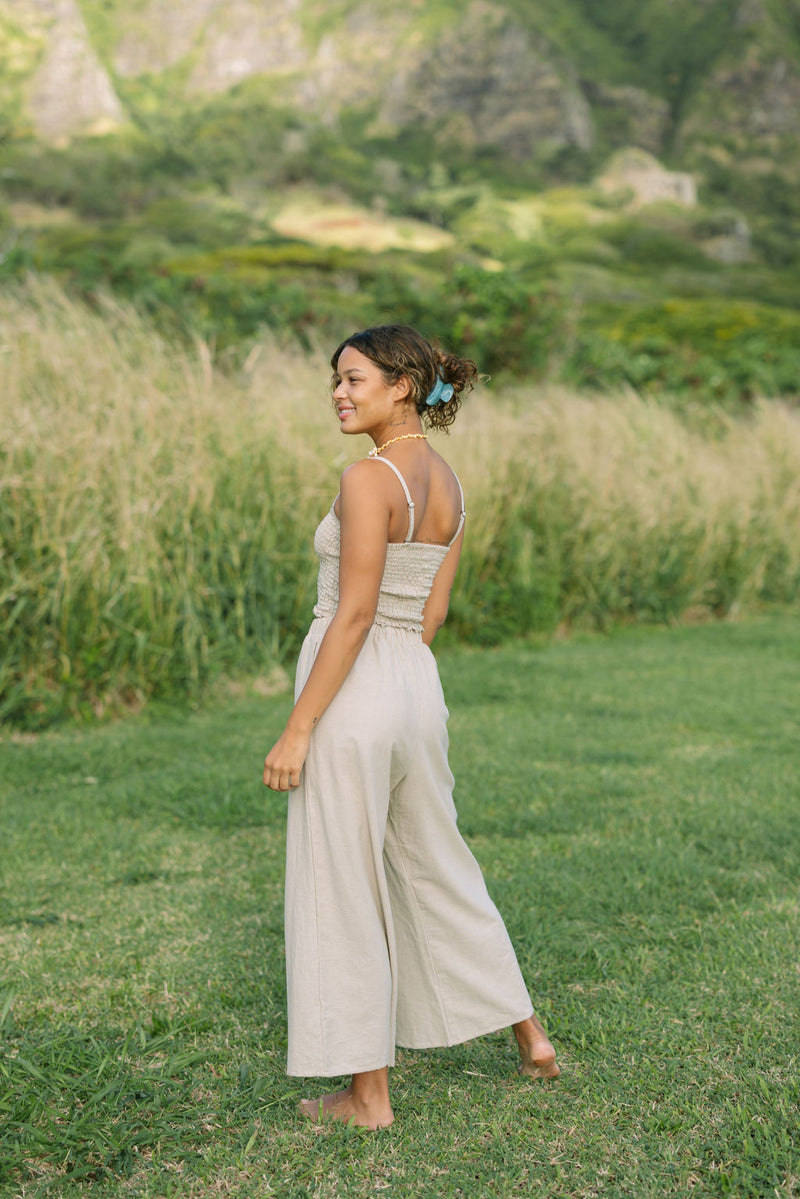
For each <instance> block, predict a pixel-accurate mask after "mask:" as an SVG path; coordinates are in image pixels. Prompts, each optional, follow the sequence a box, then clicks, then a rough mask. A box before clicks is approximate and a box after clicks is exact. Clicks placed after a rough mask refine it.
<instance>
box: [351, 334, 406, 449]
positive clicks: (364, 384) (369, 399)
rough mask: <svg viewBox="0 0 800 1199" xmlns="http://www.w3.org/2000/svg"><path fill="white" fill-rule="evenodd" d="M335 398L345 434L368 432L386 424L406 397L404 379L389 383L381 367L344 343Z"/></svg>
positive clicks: (353, 347)
mask: <svg viewBox="0 0 800 1199" xmlns="http://www.w3.org/2000/svg"><path fill="white" fill-rule="evenodd" d="M336 367H337V370H336V379H337V383H336V386H335V388H334V390H333V401H334V404H335V405H336V413H337V415H338V417H339V425H340V428H341V430H342V432H343V433H366V432H369V431H370V430H372V429H378V428H380V427H381V426H382V425H385V424H387V423H388V422H389V421H390V420H391V419H392V417H393V416H394V414H395V412H396V410H397V405H398V403H400V402H402V400H403V397H404V396H405V393H406V390H407V385H406V382H405V381H404V380H400V381H399V382H398V383H387V382H386V380H385V379H384V377H383V372H382V371H381V369H380V367H379V366H376V364H375V363H374V362H373V361H372V359H371V358H367V356H366V354H362V353H361V351H360V350H357V349H356V348H355V346H345V348H344V349H343V350H342V352H341V354H340V355H339V361H338V362H337V364H336Z"/></svg>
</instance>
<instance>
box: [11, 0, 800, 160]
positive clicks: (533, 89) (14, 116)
mask: <svg viewBox="0 0 800 1199" xmlns="http://www.w3.org/2000/svg"><path fill="white" fill-rule="evenodd" d="M704 2H705V3H713V2H714V0H704ZM565 4H566V5H567V7H569V4H568V3H567V0H565ZM796 8H797V0H742V3H741V5H740V8H739V10H738V13H737V16H736V21H735V27H734V29H733V32H732V33H730V37H731V38H732V41H731V46H730V49H729V51H728V52H726V53H725V54H723V55H721V57H720V58H719V59H718V60H717V61H716V62H715V64H714V66H713V68H710V69H709V73H708V77H707V78H706V79H704V80H703V81H701V85H700V86H699V87H697V88H695V91H694V94H693V96H692V97H691V98H690V102H689V103H688V104H687V105H686V108H685V111H684V112H682V113H681V124H680V126H679V127H678V128H677V129H676V128H675V117H676V114H675V113H674V112H673V111H671V109H670V105H669V103H668V102H667V100H666V99H665V98H664V97H663V96H660V95H656V94H653V93H651V92H649V91H647V90H646V89H645V88H643V87H641V86H633V85H632V84H625V83H624V82H619V83H614V84H611V83H609V82H608V80H607V79H604V78H603V77H602V73H601V72H599V71H598V73H597V76H596V77H595V76H592V77H587V69H586V66H585V62H584V70H583V74H582V75H579V73H578V71H577V70H576V68H575V66H574V65H573V64H572V63H571V61H570V57H569V50H568V47H565V46H564V43H563V40H562V43H561V45H562V49H561V51H560V52H559V51H557V50H556V48H555V44H554V42H553V40H552V38H549V37H548V36H547V35H546V19H545V18H546V15H547V10H546V9H545V8H544V7H543V8H542V12H541V14H539V13H538V6H537V4H536V3H535V2H533V0H532V2H531V4H530V11H529V12H528V13H527V15H526V14H525V12H524V10H521V9H520V8H519V5H517V4H514V5H513V7H512V6H511V5H510V4H508V5H506V4H505V3H504V2H503V0H494V2H492V0H469V2H468V3H466V4H465V5H464V6H463V8H460V9H459V12H458V20H447V19H444V18H446V17H447V15H448V9H447V6H446V4H444V3H443V4H442V5H441V6H436V8H435V11H434V10H433V9H430V10H429V6H428V5H426V4H423V3H422V0H408V3H406V4H405V5H404V6H397V5H395V4H393V3H391V4H390V3H389V0H369V2H364V0H361V2H359V0H353V3H351V4H350V5H345V6H343V8H342V10H341V12H340V14H339V15H338V17H337V19H336V20H335V21H334V20H332V15H331V13H330V12H329V11H328V10H327V9H326V6H325V5H324V4H322V5H321V4H320V3H319V2H318V0H139V2H138V3H135V4H131V3H128V2H123V0H0V71H1V73H2V78H0V106H2V115H3V116H4V118H5V122H6V126H8V125H9V123H10V124H12V125H14V126H16V127H17V128H19V127H20V125H22V126H23V127H24V126H25V125H26V124H27V126H28V127H29V128H31V129H32V130H33V131H34V132H35V133H36V134H37V135H38V136H39V137H41V138H44V139H47V140H51V141H56V142H58V141H63V140H65V139H67V138H69V137H70V136H71V135H73V134H75V133H85V132H96V133H99V132H104V131H105V130H107V129H109V128H111V127H113V126H114V125H115V124H121V123H124V122H125V121H126V120H128V119H130V118H131V117H132V116H135V109H134V108H131V105H134V106H135V105H136V104H137V103H155V102H160V103H163V102H164V97H165V96H167V97H169V102H170V103H177V104H183V103H192V102H193V100H195V99H196V98H198V97H202V96H208V95H214V94H218V93H220V92H224V91H226V90H228V89H230V88H231V87H233V86H235V85H236V84H237V83H240V82H241V81H242V80H244V79H247V78H250V77H252V76H263V77H266V78H267V79H268V80H270V81H271V83H272V86H273V89H274V95H275V98H276V100H277V101H279V102H281V103H282V104H285V105H288V106H290V107H296V108H299V109H301V110H303V111H304V112H305V113H308V114H310V115H312V116H314V117H316V118H318V119H320V120H323V121H328V122H335V121H336V119H337V115H338V113H339V112H340V111H341V110H342V109H344V108H347V109H349V110H352V109H358V108H361V109H362V110H363V111H365V112H366V113H369V114H370V115H371V117H372V119H373V122H374V123H373V129H374V130H375V131H378V132H383V133H391V132H394V131H398V130H400V129H402V128H404V127H408V126H414V127H420V128H425V129H428V130H430V131H432V132H433V133H434V134H435V135H436V136H437V138H438V139H439V140H440V142H441V144H443V145H447V144H448V143H456V144H458V145H459V146H461V147H462V148H465V149H470V148H482V147H494V148H495V149H497V150H498V151H499V152H500V153H501V154H503V155H505V156H507V157H508V158H510V159H512V160H525V159H528V158H531V157H536V156H537V155H538V154H540V153H542V152H545V153H547V152H550V151H552V150H554V149H558V148H560V147H565V146H573V147H577V148H579V149H581V150H584V151H587V150H591V149H592V148H593V147H594V146H595V145H597V144H598V142H600V143H601V144H602V145H608V146H610V147H613V146H618V145H624V144H630V145H634V146H639V147H641V148H642V149H645V150H649V151H650V152H653V153H661V152H663V151H664V149H665V147H666V146H667V145H668V144H672V145H673V147H674V146H676V145H677V146H678V147H682V149H683V152H685V153H687V154H691V151H692V148H694V149H695V150H696V149H697V147H702V146H703V145H704V144H705V143H706V142H712V141H715V140H716V141H719V139H721V138H722V139H725V140H726V141H727V142H728V143H729V144H731V145H734V144H735V145H736V146H737V147H739V148H740V149H741V150H742V151H743V152H745V153H753V154H755V153H757V152H760V151H763V149H764V148H766V149H767V150H768V152H770V153H775V152H780V154H781V155H782V156H783V157H784V158H785V157H786V155H787V147H789V151H790V152H789V155H788V157H789V158H792V156H794V159H795V160H800V36H798V37H794V35H792V36H787V28H788V26H787V24H786V22H787V21H789V25H790V26H791V28H792V29H794V26H792V25H791V22H792V21H794V22H796V23H797V29H800V20H798V14H797V12H796ZM440 9H441V11H440ZM783 9H785V10H786V13H787V14H788V15H787V16H786V20H784V21H783V23H782V21H781V19H779V18H778V17H776V15H775V14H776V12H777V11H778V10H781V11H782V10H783ZM790 10H791V11H790ZM537 14H538V15H537ZM434 16H435V17H436V20H435V19H434ZM540 18H541V19H540ZM437 20H438V24H437V23H436V22H437ZM797 29H795V33H797ZM723 33H724V31H721V34H720V36H721V37H722V36H723ZM725 36H728V35H727V34H725ZM148 89H150V91H149V92H148ZM148 95H149V96H150V100H148V99H147V97H148ZM120 97H123V99H121V98H120ZM142 97H144V100H143V99H142ZM126 106H127V107H126ZM792 147H794V150H792Z"/></svg>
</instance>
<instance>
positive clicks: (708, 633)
mask: <svg viewBox="0 0 800 1199" xmlns="http://www.w3.org/2000/svg"><path fill="white" fill-rule="evenodd" d="M799 651H800V633H798V625H797V617H796V613H785V614H775V615H769V616H764V617H763V618H761V619H759V620H757V621H753V622H749V623H743V624H731V623H717V624H708V625H702V626H696V627H693V628H680V629H661V630H652V629H651V630H645V629H629V630H626V631H624V632H619V633H615V634H612V635H611V636H609V637H607V638H600V637H597V636H585V637H578V638H575V639H573V640H571V641H568V642H554V643H551V644H549V645H547V646H546V647H544V648H541V647H537V646H530V645H524V644H516V645H513V646H509V647H504V648H500V649H493V650H469V649H463V648H461V649H453V650H448V651H447V652H445V653H444V654H443V655H442V658H441V671H442V676H443V680H444V684H445V690H446V693H447V697H448V701H449V706H450V708H451V712H452V716H451V740H452V761H453V766H454V770H455V773H456V777H457V786H458V790H457V800H458V804H459V811H460V819H461V826H462V828H463V831H464V833H465V835H466V836H467V838H468V839H469V841H470V843H471V845H472V847H473V848H474V850H475V852H476V854H477V856H478V858H479V860H480V862H481V864H482V866H483V867H484V870H485V872H486V875H487V879H488V882H489V885H490V889H491V891H492V893H493V895H494V897H495V898H496V900H497V901H498V904H499V906H500V908H501V910H502V911H503V913H504V915H505V917H506V920H507V923H508V926H509V930H510V932H511V934H512V937H513V938H514V941H515V944H516V946H517V948H518V952H519V956H520V961H521V964H522V967H523V970H524V972H525V975H526V978H527V980H528V983H529V986H530V989H531V992H532V994H533V997H534V1001H535V1004H536V1007H537V1010H538V1011H539V1013H540V1015H541V1016H542V1018H543V1019H544V1020H545V1022H546V1024H547V1026H548V1029H549V1031H550V1033H551V1035H552V1037H553V1039H554V1041H555V1042H556V1043H557V1046H558V1049H559V1054H560V1057H561V1061H562V1066H563V1073H562V1076H561V1078H560V1079H559V1080H558V1082H557V1083H556V1084H554V1085H548V1086H538V1085H535V1084H530V1085H527V1084H525V1083H522V1082H520V1081H519V1080H517V1078H516V1077H515V1075H514V1051H513V1047H512V1043H511V1040H510V1038H509V1035H508V1034H505V1033H501V1034H496V1035H494V1036H491V1037H487V1038H483V1039H482V1040H480V1041H477V1042H474V1043H471V1044H469V1045H467V1046H462V1047H456V1048H453V1049H448V1050H438V1051H432V1052H428V1053H411V1052H402V1053H401V1054H400V1057H399V1062H398V1066H397V1068H396V1069H395V1070H394V1072H393V1095H394V1103H395V1110H396V1115H397V1117H398V1119H397V1121H396V1123H395V1125H394V1127H393V1128H392V1129H391V1130H390V1131H388V1132H386V1133H381V1134H377V1135H371V1134H361V1133H358V1132H354V1131H352V1130H348V1129H345V1128H341V1127H338V1128H330V1129H328V1130H326V1131H324V1132H322V1133H319V1134H315V1133H314V1132H313V1131H312V1130H311V1129H310V1128H309V1127H307V1126H305V1125H304V1124H303V1123H301V1121H300V1119H299V1117H297V1115H296V1114H295V1105H296V1102H297V1099H298V1098H299V1097H300V1096H301V1095H302V1094H313V1093H314V1088H315V1086H318V1085H319V1084H314V1083H313V1082H312V1083H308V1084H305V1085H304V1084H301V1083H299V1082H298V1081H297V1080H291V1079H289V1080H287V1079H286V1077H285V1076H284V1072H283V1071H284V1053H285V1017H284V983H283V960H282V939H281V925H282V912H281V895H282V855H283V837H284V832H283V817H284V801H283V800H282V799H281V798H280V797H279V796H276V795H273V794H272V793H268V792H265V791H264V790H263V788H262V787H261V784H260V781H259V779H260V764H261V760H262V757H263V754H264V752H265V750H266V749H267V748H268V747H269V745H270V744H271V738H272V737H273V736H274V735H275V734H276V732H277V731H278V730H279V728H280V727H281V722H282V720H283V718H284V716H285V713H286V711H287V707H288V702H289V701H288V697H287V695H285V694H284V695H281V696H275V697H272V698H269V699H263V698H257V697H255V696H253V695H252V694H247V693H243V694H240V695H239V696H238V697H234V698H231V699H230V700H229V701H228V702H227V703H225V704H224V706H223V705H222V704H218V705H217V706H214V707H211V706H209V707H206V708H204V709H202V710H198V711H195V712H194V713H191V714H189V715H188V716H186V715H184V716H176V715H173V714H170V713H169V712H168V711H166V710H161V711H159V710H157V709H155V708H149V709H148V710H147V711H146V713H145V715H144V716H141V717H138V718H136V719H132V720H130V721H128V722H125V723H119V724H115V725H108V726H106V727H102V728H94V729H90V730H84V731H77V732H76V731H71V732H68V731H61V732H53V733H46V734H43V735H40V736H39V737H36V738H34V737H31V736H27V737H25V736H23V735H20V734H17V735H15V736H13V737H12V736H10V735H9V736H8V737H6V738H5V739H4V740H2V741H0V778H1V779H2V780H3V781H2V784H0V786H1V787H2V791H0V799H1V800H2V810H3V828H4V832H3V839H2V846H1V847H0V854H1V855H2V858H1V859H0V860H1V861H2V867H3V877H2V889H1V890H0V898H1V899H2V907H1V908H0V924H1V926H2V945H1V946H0V955H1V958H2V961H3V963H4V966H3V981H2V987H0V992H1V993H2V998H0V1017H2V1030H3V1040H2V1045H1V1046H0V1078H2V1083H0V1194H2V1195H3V1196H9V1197H10V1196H14V1197H18V1199H31V1197H33V1196H43V1195H59V1196H61V1195H65V1196H66V1195H72V1194H89V1193H91V1194H93V1195H104V1196H105V1195H107V1196H129V1195H135V1196H143V1197H144V1196H149V1197H153V1199H155V1197H158V1199H162V1197H164V1199H166V1197H169V1196H186V1197H187V1199H188V1197H189V1196H192V1197H197V1196H206V1195H209V1196H210V1195H236V1196H246V1197H248V1196H270V1195H277V1196H281V1197H284V1196H285V1197H293V1196H297V1197H298V1199H299V1197H300V1196H306V1195H313V1196H317V1197H319V1199H322V1197H330V1199H339V1197H341V1196H367V1195H374V1194H376V1193H380V1192H384V1191H385V1192H386V1193H388V1194H389V1195H392V1194H397V1195H403V1196H404V1199H405V1197H406V1196H429V1195H437V1196H459V1195H469V1196H471V1195H478V1196H482V1195H492V1196H494V1195H498V1196H509V1197H511V1196H516V1195H522V1196H527V1195H532V1196H552V1197H554V1199H555V1197H559V1199H561V1197H567V1196H569V1197H572V1196H581V1197H589V1196H597V1195H602V1196H608V1197H611V1196H632V1197H634V1196H635V1197H636V1199H640V1197H648V1196H650V1197H653V1199H656V1197H658V1199H661V1197H662V1196H686V1195H689V1194H692V1195H695V1196H723V1195H731V1196H736V1199H750V1197H752V1199H763V1197H765V1196H773V1195H774V1196H779V1197H783V1196H791V1195H797V1193H798V1186H799V1185H800V1183H799V1176H800V1149H798V1148H796V1147H795V1145H794V1144H793V1139H796V1127H797V1116H798V1101H799V1100H800V1086H799V1085H798V1062H797V1045H796V1029H797V1027H798V1017H799V1016H800V1010H799V1009H800V989H799V988H798V975H797V963H798V961H799V960H800V921H798V898H799V895H800V809H798V796H800V736H798V732H800V729H799V728H798V725H799V724H800V720H798V706H797V694H798V686H799V685H800V652H799Z"/></svg>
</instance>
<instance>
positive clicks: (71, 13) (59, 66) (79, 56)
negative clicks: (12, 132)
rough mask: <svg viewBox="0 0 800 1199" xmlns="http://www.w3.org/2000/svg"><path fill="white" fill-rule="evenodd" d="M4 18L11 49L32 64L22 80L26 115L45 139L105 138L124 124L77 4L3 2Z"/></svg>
mask: <svg viewBox="0 0 800 1199" xmlns="http://www.w3.org/2000/svg"><path fill="white" fill-rule="evenodd" d="M0 19H2V21H3V26H4V29H3V34H4V40H5V44H6V46H8V45H9V44H10V45H12V46H13V47H14V48H15V50H16V54H17V55H27V57H28V60H29V61H30V63H31V67H32V69H31V70H30V72H29V74H28V75H27V77H25V75H23V77H22V78H21V79H20V81H19V83H20V89H21V92H22V100H23V103H22V112H23V114H25V115H27V117H28V119H29V120H30V123H31V125H32V127H33V130H34V132H35V133H36V134H37V135H38V136H39V137H41V138H43V139H45V140H48V141H54V142H61V141H64V140H66V139H68V138H69V137H70V136H71V135H72V134H73V133H75V132H76V131H78V130H80V131H82V132H91V133H105V132H107V131H108V130H109V129H111V128H113V126H114V125H115V124H117V123H118V122H120V121H121V120H122V119H123V116H124V114H123V109H122V105H121V104H120V102H119V99H118V97H117V95H116V93H115V91H114V87H113V85H112V83H111V79H110V77H109V74H108V72H107V71H106V70H105V68H104V67H103V66H102V64H101V62H100V60H99V58H98V56H97V54H96V53H95V51H94V48H93V46H92V41H91V38H90V36H89V30H88V28H87V25H86V21H85V20H84V17H83V13H82V12H81V9H80V7H79V5H78V3H77V0H3V3H2V4H1V5H0ZM0 36H2V34H0Z"/></svg>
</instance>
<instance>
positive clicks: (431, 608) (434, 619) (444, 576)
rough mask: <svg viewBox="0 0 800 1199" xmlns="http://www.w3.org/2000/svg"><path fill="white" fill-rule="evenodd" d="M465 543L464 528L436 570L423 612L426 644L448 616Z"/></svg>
mask: <svg viewBox="0 0 800 1199" xmlns="http://www.w3.org/2000/svg"><path fill="white" fill-rule="evenodd" d="M463 544H464V530H463V529H462V530H461V532H460V533H459V535H458V537H456V539H455V541H454V542H453V544H452V545H451V546H450V549H449V551H448V553H447V556H446V558H445V560H444V562H443V563H442V565H441V566H440V567H439V569H438V571H437V572H436V578H435V579H434V580H433V586H432V587H431V590H430V595H429V596H428V598H427V600H426V601H425V607H424V609H423V612H422V640H423V641H424V642H425V644H426V645H430V643H431V642H432V641H433V639H434V637H435V636H436V634H437V633H438V632H439V629H440V628H441V627H442V625H443V624H444V622H445V619H446V617H447V609H448V608H449V607H450V592H451V591H452V590H453V583H454V581H455V577H456V570H457V569H458V561H459V558H460V557H461V547H462V545H463Z"/></svg>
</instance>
